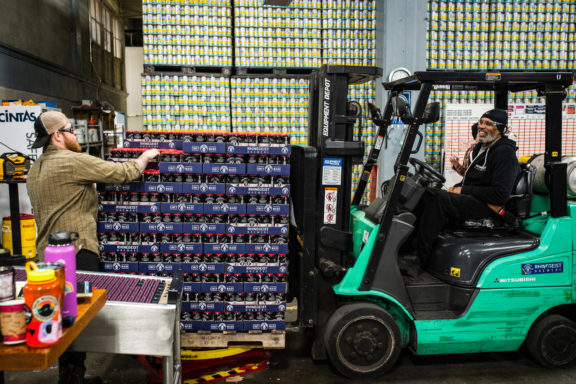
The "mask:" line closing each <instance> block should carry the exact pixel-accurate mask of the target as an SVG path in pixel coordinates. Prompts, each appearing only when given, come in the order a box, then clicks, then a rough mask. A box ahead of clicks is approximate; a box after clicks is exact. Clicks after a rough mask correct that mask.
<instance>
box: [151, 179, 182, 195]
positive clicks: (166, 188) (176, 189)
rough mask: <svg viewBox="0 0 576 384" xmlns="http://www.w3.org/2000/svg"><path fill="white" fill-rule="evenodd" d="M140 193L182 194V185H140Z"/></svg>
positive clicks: (152, 183) (168, 183)
mask: <svg viewBox="0 0 576 384" xmlns="http://www.w3.org/2000/svg"><path fill="white" fill-rule="evenodd" d="M142 192H150V193H152V192H157V193H182V183H170V182H166V183H155V182H145V183H142Z"/></svg>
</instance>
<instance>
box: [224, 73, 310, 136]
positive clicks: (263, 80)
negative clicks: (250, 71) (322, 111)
mask: <svg viewBox="0 0 576 384" xmlns="http://www.w3.org/2000/svg"><path fill="white" fill-rule="evenodd" d="M230 88H231V93H232V131H233V132H246V133H250V132H257V133H289V134H290V138H291V143H292V144H306V142H307V137H308V135H307V132H306V129H307V124H308V104H309V100H308V99H309V78H308V77H299V76H291V77H277V76H274V77H271V76H234V77H232V79H231V87H230Z"/></svg>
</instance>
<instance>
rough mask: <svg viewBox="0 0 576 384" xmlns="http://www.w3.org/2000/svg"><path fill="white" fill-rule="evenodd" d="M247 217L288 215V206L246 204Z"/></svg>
mask: <svg viewBox="0 0 576 384" xmlns="http://www.w3.org/2000/svg"><path fill="white" fill-rule="evenodd" d="M246 213H247V214H248V215H289V214H290V205H289V204H246Z"/></svg>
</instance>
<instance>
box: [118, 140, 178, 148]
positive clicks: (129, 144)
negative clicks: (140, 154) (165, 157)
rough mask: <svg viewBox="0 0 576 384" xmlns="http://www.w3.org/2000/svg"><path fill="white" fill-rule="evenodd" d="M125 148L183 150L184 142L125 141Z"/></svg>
mask: <svg viewBox="0 0 576 384" xmlns="http://www.w3.org/2000/svg"><path fill="white" fill-rule="evenodd" d="M123 146H124V148H143V149H152V148H158V149H182V140H169V141H157V140H156V141H142V140H124V144H123Z"/></svg>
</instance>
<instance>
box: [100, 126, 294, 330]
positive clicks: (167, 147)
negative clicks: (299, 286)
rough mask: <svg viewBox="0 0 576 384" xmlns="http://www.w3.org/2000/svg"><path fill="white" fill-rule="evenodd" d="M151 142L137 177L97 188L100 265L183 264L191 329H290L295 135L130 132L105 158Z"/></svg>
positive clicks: (129, 268) (145, 267) (158, 270)
mask: <svg viewBox="0 0 576 384" xmlns="http://www.w3.org/2000/svg"><path fill="white" fill-rule="evenodd" d="M149 148H159V150H160V152H161V155H160V156H159V158H158V159H157V161H155V162H151V163H150V164H149V166H148V169H147V170H146V171H145V172H144V174H143V175H142V179H141V180H140V181H137V182H132V183H129V184H122V185H113V184H101V185H98V190H99V198H100V206H99V207H100V210H99V222H98V236H99V240H100V244H101V245H100V247H101V262H102V263H101V264H102V269H103V270H104V271H109V272H116V273H118V272H120V273H131V274H153V275H170V274H171V273H173V272H174V271H176V270H178V269H182V271H183V273H184V275H183V278H184V284H183V303H182V313H181V328H182V329H183V330H185V331H191V332H194V331H216V332H218V331H275V330H284V328H285V325H284V314H285V311H286V302H285V294H286V281H287V279H286V273H287V253H288V244H287V240H288V214H289V205H288V196H289V192H290V188H289V184H288V182H289V175H290V164H289V161H290V144H289V136H288V135H276V134H272V135H260V134H259V135H253V134H229V133H188V132H186V133H179V132H154V131H145V132H135V131H129V132H127V133H126V140H125V147H124V148H120V149H116V150H112V151H111V152H110V159H109V160H110V161H117V162H120V161H127V160H129V159H133V158H136V157H138V156H139V155H140V153H141V152H142V151H144V150H146V149H149Z"/></svg>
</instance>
